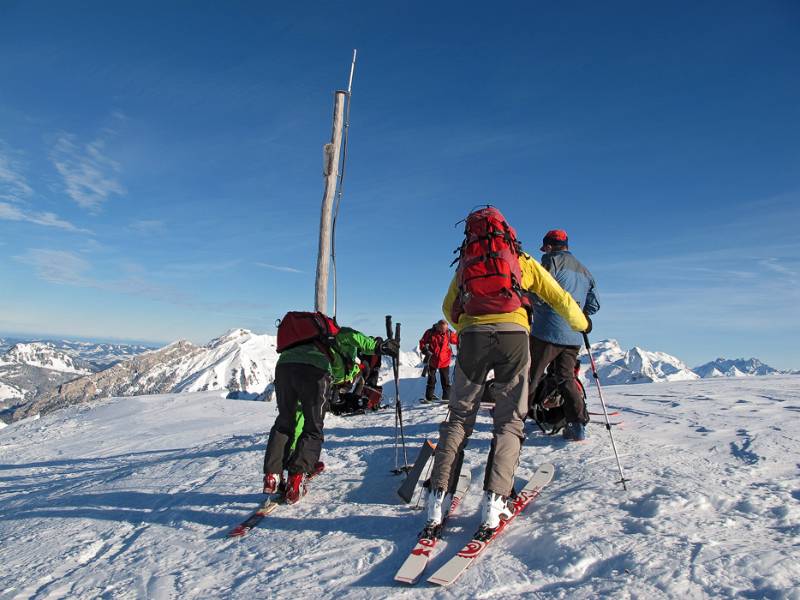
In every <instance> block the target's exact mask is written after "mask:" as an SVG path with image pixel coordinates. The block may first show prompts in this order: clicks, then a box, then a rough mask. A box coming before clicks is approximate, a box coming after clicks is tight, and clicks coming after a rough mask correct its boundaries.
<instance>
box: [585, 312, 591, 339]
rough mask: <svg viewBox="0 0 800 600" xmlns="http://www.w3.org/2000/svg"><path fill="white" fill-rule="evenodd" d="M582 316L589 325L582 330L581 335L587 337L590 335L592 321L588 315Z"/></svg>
mask: <svg viewBox="0 0 800 600" xmlns="http://www.w3.org/2000/svg"><path fill="white" fill-rule="evenodd" d="M583 316H584V317H586V321H587V322H588V323H589V325H587V326H586V329H584V330H583V333H585V334H587V335H588V334H590V333H592V320H591V319H590V318H589V315H587V314H584V315H583Z"/></svg>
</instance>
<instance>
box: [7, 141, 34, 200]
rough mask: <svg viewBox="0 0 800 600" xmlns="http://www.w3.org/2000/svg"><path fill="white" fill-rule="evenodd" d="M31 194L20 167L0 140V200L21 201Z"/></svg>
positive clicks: (31, 191) (31, 190)
mask: <svg viewBox="0 0 800 600" xmlns="http://www.w3.org/2000/svg"><path fill="white" fill-rule="evenodd" d="M32 194H33V189H31V186H30V185H28V181H27V180H26V178H25V175H24V174H23V173H22V167H21V166H20V165H19V164H18V162H17V161H16V160H15V159H14V158H13V156H12V152H11V151H10V150H9V148H8V146H7V145H6V143H5V142H3V141H2V140H0V200H7V201H9V202H21V201H23V200H25V199H26V198H28V197H30V196H31V195H32Z"/></svg>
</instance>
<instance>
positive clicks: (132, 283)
mask: <svg viewBox="0 0 800 600" xmlns="http://www.w3.org/2000/svg"><path fill="white" fill-rule="evenodd" d="M14 258H15V259H16V260H17V261H18V262H20V263H23V264H26V265H29V266H31V267H33V269H34V271H35V274H36V276H37V277H38V278H39V279H42V280H43V281H47V282H49V283H54V284H59V285H72V286H76V287H84V288H92V289H97V290H103V291H108V292H114V293H119V294H126V295H131V296H139V297H144V298H148V299H150V300H158V301H160V302H168V303H171V304H177V305H180V306H192V305H193V302H192V300H191V298H190V297H189V296H188V295H187V294H186V293H185V292H183V291H181V290H175V289H172V288H168V287H165V286H162V285H159V284H156V283H153V282H152V281H149V280H148V279H147V278H146V275H145V274H146V269H144V267H141V266H137V265H135V264H134V263H124V264H122V265H118V267H117V269H118V270H119V271H123V272H125V273H126V275H125V277H122V278H117V279H102V278H98V277H96V276H94V275H92V271H93V268H94V265H92V263H90V262H89V261H88V260H87V259H86V258H84V257H83V256H80V255H78V254H75V253H74V252H70V251H68V250H50V249H44V248H34V249H31V250H28V251H27V252H26V253H25V254H22V255H19V256H15V257H14Z"/></svg>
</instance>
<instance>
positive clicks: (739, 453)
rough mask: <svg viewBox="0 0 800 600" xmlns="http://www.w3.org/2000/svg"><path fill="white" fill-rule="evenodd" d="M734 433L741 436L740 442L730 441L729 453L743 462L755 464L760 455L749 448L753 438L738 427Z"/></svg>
mask: <svg viewBox="0 0 800 600" xmlns="http://www.w3.org/2000/svg"><path fill="white" fill-rule="evenodd" d="M736 435H738V436H740V437H741V438H742V441H741V443H740V444H737V443H736V442H731V454H733V456H734V457H735V458H738V459H739V460H740V461H742V462H743V463H745V464H748V465H757V464H758V462H759V461H760V460H761V457H760V456H759V455H758V454H756V453H755V452H753V451H752V450H751V447H752V445H753V438H752V437H751V435H750V434H749V433H748V431H747V430H746V429H739V430H738V431H737V432H736Z"/></svg>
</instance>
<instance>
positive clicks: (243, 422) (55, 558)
mask: <svg viewBox="0 0 800 600" xmlns="http://www.w3.org/2000/svg"><path fill="white" fill-rule="evenodd" d="M423 389H424V381H423V380H422V379H419V378H417V379H405V380H403V381H402V388H401V392H402V395H403V398H404V411H403V417H404V423H405V432H406V442H407V448H408V458H409V461H413V459H414V458H415V456H416V453H417V450H418V448H419V446H420V444H421V443H422V442H423V440H424V439H426V438H430V439H433V440H435V439H436V437H437V426H438V423H439V422H440V421H441V420H442V419H443V418H444V416H445V414H446V407H445V406H443V405H438V404H434V405H430V406H422V405H419V404H417V401H416V398H418V397H419V396H420V395H421V393H422V391H423ZM393 390H394V387H393V385H391V384H389V385H387V386H386V392H387V398H386V401H387V402H389V403H392V402H393V398H392V397H391V396H392V394H393ZM604 391H605V395H606V396H607V402H608V405H609V410H612V409H614V410H619V411H620V412H621V415H620V417H618V418H612V420H616V419H619V420H621V421H622V422H623V424H622V425H621V426H619V427H616V428H615V429H614V434H615V439H616V441H617V446H618V449H619V452H620V455H621V457H622V463H623V466H624V468H625V470H626V475H627V476H628V477H629V478H630V479H631V481H630V483H629V484H628V486H629V490H628V492H627V493H626V492H624V491H623V490H622V489H621V488H620V486H619V485H616V484H615V483H614V482H615V480H616V479H617V478H618V474H617V471H616V463H615V461H614V459H613V456H612V454H611V447H610V443H609V441H608V435H607V433H606V432H605V431H604V429H603V428H602V427H591V428H590V430H589V434H590V438H589V441H588V442H586V443H584V444H567V443H565V442H564V441H562V440H561V439H560V438H558V437H553V438H549V437H546V436H543V435H541V434H539V433H538V430H536V428H535V426H534V425H532V424H528V425H527V427H526V430H527V432H528V434H529V435H528V439H527V440H526V442H525V445H524V447H523V452H522V457H521V462H520V467H519V469H518V473H517V475H518V483H519V484H521V483H522V482H523V480H524V478H525V477H527V476H529V475H531V474H532V473H533V471H534V470H535V468H536V466H537V465H538V464H541V463H542V462H545V461H549V462H553V463H554V464H555V465H556V476H555V479H554V481H553V483H552V484H550V485H549V486H548V487H547V488H546V489H545V491H544V492H543V493H542V495H541V496H540V497H539V498H537V499H536V500H535V501H534V502H533V504H532V505H531V506H530V507H528V509H527V511H526V512H525V513H523V515H522V516H521V517H520V518H519V519H517V520H516V521H515V522H514V524H513V525H511V526H510V527H509V529H508V530H507V531H506V533H504V534H503V536H502V537H500V538H498V540H497V542H496V543H495V544H493V546H492V548H491V549H489V550H488V551H487V553H486V554H485V555H483V556H482V557H480V558H479V559H478V560H477V562H476V563H475V565H474V566H473V567H472V568H471V569H470V570H468V571H467V572H466V573H465V574H464V575H463V576H462V577H461V579H459V580H458V582H456V583H455V584H454V585H453V586H451V587H450V588H446V589H444V588H436V587H433V586H430V585H429V584H427V583H425V582H424V578H423V581H422V582H421V583H418V584H417V585H416V586H413V587H406V586H403V585H401V584H397V583H395V582H394V581H393V576H394V572H395V571H396V569H397V568H398V567H399V566H400V564H401V563H402V562H403V560H404V559H405V557H406V554H407V552H408V551H409V550H410V549H411V547H412V546H413V544H414V541H415V539H416V533H417V532H418V530H419V529H420V528H421V525H422V521H423V520H424V517H423V515H422V513H421V512H420V511H418V510H414V508H413V504H412V505H410V506H406V505H404V504H402V503H401V502H400V501H399V499H398V498H397V496H396V493H395V490H396V488H397V487H398V486H399V485H400V483H401V480H400V478H398V477H395V476H392V475H391V474H390V470H391V469H392V468H393V467H394V464H395V452H394V448H393V440H394V412H393V411H392V410H389V409H387V410H383V411H381V412H379V413H376V414H370V415H365V416H356V417H349V418H344V417H335V416H329V417H328V418H327V421H326V442H325V447H324V450H323V460H324V461H325V463H326V467H327V468H326V471H325V473H323V474H322V475H320V476H319V477H318V478H316V479H315V480H314V482H312V484H311V488H310V489H311V491H310V494H309V495H308V496H307V497H306V498H305V499H304V500H303V501H302V502H301V503H299V504H298V505H296V506H293V507H281V508H279V509H278V511H276V512H275V513H273V515H271V516H269V517H267V519H266V520H265V521H263V522H262V524H261V525H260V526H259V527H258V528H257V529H255V530H253V531H252V532H251V533H250V534H249V535H248V536H246V537H245V538H242V539H241V540H229V539H228V538H226V537H225V533H226V532H227V530H228V529H230V528H231V527H233V526H234V525H236V524H237V523H238V522H239V521H240V520H242V519H243V518H244V517H245V516H246V515H247V514H248V513H249V511H250V510H252V509H253V508H254V507H255V506H256V504H257V503H258V502H259V501H260V500H261V499H262V495H261V494H260V493H259V491H260V480H261V473H260V469H261V463H262V459H263V451H264V444H265V442H266V432H267V431H268V429H269V427H270V426H271V424H272V420H273V419H274V414H275V413H274V411H275V407H274V404H272V403H258V402H249V401H237V400H225V399H223V398H222V397H221V395H220V393H218V392H217V393H214V392H198V393H189V394H186V393H183V394H172V395H162V396H143V397H135V398H123V399H113V400H104V401H100V402H95V403H92V404H91V405H84V406H80V407H72V408H69V409H66V410H63V411H59V412H56V413H53V414H51V415H47V416H45V417H43V418H41V419H39V420H30V421H22V422H19V423H16V424H14V425H12V426H9V427H7V428H5V429H3V430H2V431H0V564H1V565H2V566H3V568H2V569H1V570H0V600H11V599H17V598H20V599H21V598H37V599H45V598H48V599H49V598H104V599H111V598H114V599H116V598H121V599H124V598H152V599H159V600H161V599H171V598H181V599H183V598H274V597H280V596H285V595H287V594H292V595H293V596H295V595H300V596H302V597H322V598H375V597H388V598H392V597H399V598H429V597H436V598H464V597H472V598H510V597H520V598H543V599H544V598H570V599H572V598H598V597H608V598H637V599H651V598H676V597H680V598H682V599H683V598H708V597H728V598H769V599H776V598H789V599H798V598H800V592H798V588H800V567H798V564H800V478H798V470H799V469H800V465H799V464H798V457H800V425H798V419H797V412H798V411H799V410H800V406H798V405H800V377H792V376H782V377H768V378H766V377H764V378H752V379H737V380H701V381H691V382H673V383H662V384H647V385H630V386H614V387H607V388H605V390H604ZM589 405H590V409H592V410H595V411H598V410H599V409H600V405H599V402H598V401H597V398H596V396H595V395H594V390H593V389H591V390H590V397H589ZM596 419H597V418H596ZM490 440H491V421H490V417H489V415H488V413H487V412H486V411H485V410H484V409H481V412H480V415H479V420H478V425H477V427H476V432H475V434H474V436H473V439H472V441H471V443H470V445H469V446H468V448H467V454H466V462H465V464H466V466H467V468H470V469H471V471H472V481H473V484H472V488H471V490H470V494H469V495H468V496H467V497H466V499H465V500H464V503H463V505H462V507H461V509H460V510H459V513H458V514H457V515H456V516H454V517H453V519H452V520H451V521H450V524H449V526H448V530H447V531H448V535H447V537H446V538H445V539H444V540H443V541H442V543H441V545H440V546H437V550H438V552H436V553H435V555H434V557H433V558H432V560H431V564H430V565H429V567H428V571H426V573H427V574H428V575H429V574H430V573H432V572H433V571H434V570H435V569H436V568H438V567H439V566H440V565H441V564H443V563H444V561H445V560H447V558H449V556H451V555H452V553H453V552H454V551H455V550H456V549H458V548H460V547H461V546H462V545H463V544H464V543H465V542H466V541H467V540H468V538H469V536H470V534H471V533H472V532H473V531H474V530H475V529H476V527H477V526H478V522H479V515H478V506H479V502H480V487H481V482H482V480H483V470H484V464H485V459H486V454H487V452H488V449H489V444H490ZM401 459H402V456H401ZM415 500H416V498H415ZM440 548H441V549H440Z"/></svg>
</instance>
